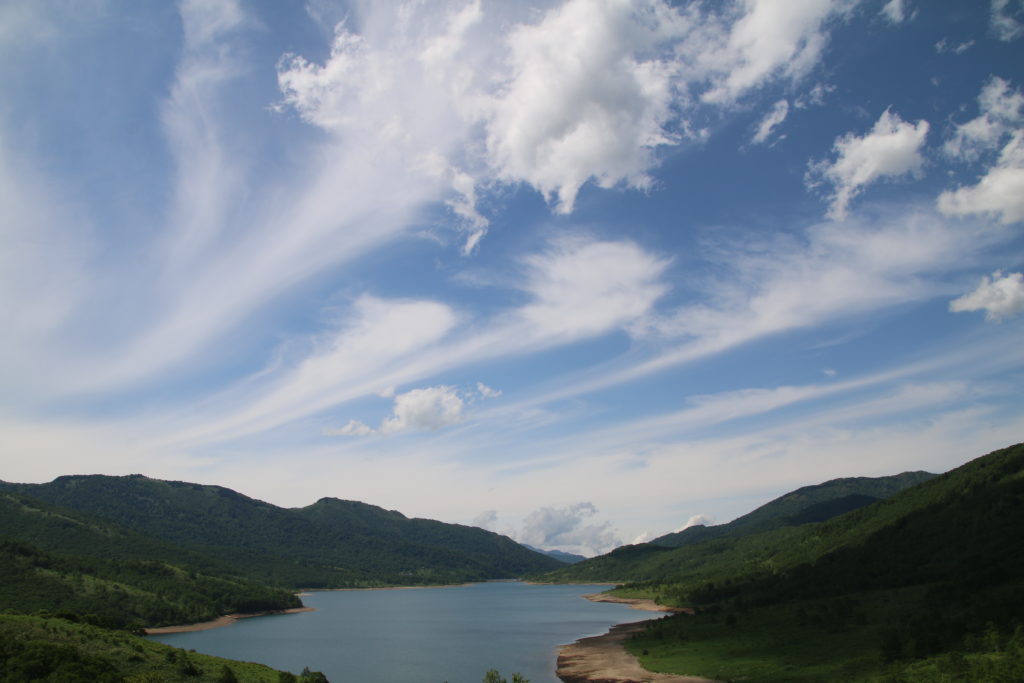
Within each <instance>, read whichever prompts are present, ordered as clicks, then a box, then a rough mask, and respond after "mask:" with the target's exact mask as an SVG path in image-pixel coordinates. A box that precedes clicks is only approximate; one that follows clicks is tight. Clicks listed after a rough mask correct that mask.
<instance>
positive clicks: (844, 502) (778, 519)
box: [651, 472, 936, 548]
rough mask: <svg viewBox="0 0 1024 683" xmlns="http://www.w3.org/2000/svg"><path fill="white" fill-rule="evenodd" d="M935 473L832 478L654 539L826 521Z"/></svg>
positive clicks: (690, 539) (701, 537)
mask: <svg viewBox="0 0 1024 683" xmlns="http://www.w3.org/2000/svg"><path fill="white" fill-rule="evenodd" d="M935 476H936V475H935V474H932V473H931V472H904V473H903V474H897V475H893V476H888V477H848V478H844V479H832V480H830V481H826V482H825V483H823V484H816V485H813V486H804V487H802V488H799V489H797V490H795V491H791V492H789V493H787V494H785V495H783V496H779V497H778V498H776V499H775V500H772V501H770V502H768V503H765V504H764V505H762V506H761V507H759V508H757V509H756V510H754V511H753V512H749V513H747V514H745V515H743V516H742V517H737V518H736V519H734V520H733V521H731V522H729V523H728V524H719V525H716V526H705V525H703V524H698V525H695V526H691V527H687V528H686V529H683V530H682V531H677V532H675V533H671V534H665V535H664V536H659V537H658V538H655V539H654V540H653V541H651V543H652V544H654V545H659V546H664V547H666V548H678V547H680V546H684V545H692V544H694V543H700V542H702V541H707V540H710V539H712V538H723V537H738V536H747V535H750V534H756V533H761V532H763V531H770V530H771V529H777V528H779V527H783V526H794V525H800V524H807V523H809V522H824V521H825V520H827V519H831V518H832V517H836V516H838V515H841V514H844V513H846V512H850V511H851V510H855V509H857V508H858V507H864V506H865V505H870V504H871V503H874V502H876V501H878V500H882V499H885V498H889V497H891V496H893V495H895V494H897V493H899V492H900V491H903V490H904V489H907V488H909V487H911V486H916V485H917V484H920V483H921V482H924V481H928V480H929V479H931V478H933V477H935Z"/></svg>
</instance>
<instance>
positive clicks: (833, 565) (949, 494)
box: [549, 444, 1024, 681]
mask: <svg viewBox="0 0 1024 683" xmlns="http://www.w3.org/2000/svg"><path fill="white" fill-rule="evenodd" d="M1022 532H1024V444H1021V445H1017V446H1013V447H1010V448H1006V449H1003V450H1000V451H996V452H994V453H991V454H989V455H987V456H984V457H982V458H978V459H976V460H974V461H971V462H970V463H967V464H966V465H964V466H962V467H959V468H957V469H955V470H953V471H951V472H949V473H947V474H945V475H942V476H939V477H935V478H932V479H929V480H928V481H925V482H923V483H921V484H919V485H917V486H913V487H911V488H909V489H906V490H904V491H902V492H900V493H898V494H896V495H894V496H892V497H891V498H889V499H887V500H882V501H879V502H876V503H873V504H871V505H868V506H866V507H862V508H859V509H856V510H854V511H852V512H849V513H846V514H843V515H840V516H838V517H835V518H833V519H830V520H828V521H826V522H822V523H809V524H804V525H801V526H789V527H782V528H778V529H774V530H771V531H767V532H764V533H760V534H752V535H749V536H742V537H738V538H737V537H733V538H718V539H712V540H709V541H705V542H703V543H698V544H694V545H690V546H684V547H679V548H674V549H669V548H661V547H657V546H649V545H648V546H636V547H631V548H622V549H619V550H617V551H615V552H613V553H610V554H609V555H606V556H604V557H600V558H594V559H592V560H589V561H588V562H585V563H581V564H579V565H575V566H573V567H568V568H565V569H562V570H560V571H559V572H557V573H555V574H554V576H557V577H560V578H563V579H567V578H571V579H573V580H576V579H579V578H581V576H583V575H586V576H587V577H588V578H593V577H594V576H597V575H599V576H600V577H601V578H602V580H619V581H623V580H624V581H632V583H631V584H630V585H628V586H625V587H623V588H622V589H620V590H619V591H617V592H618V593H620V594H622V595H628V596H646V597H653V598H656V599H658V600H659V601H660V602H663V603H666V604H674V605H685V606H691V607H695V608H697V610H698V613H697V614H696V615H695V616H689V615H680V616H674V617H671V618H668V619H664V620H661V621H658V622H655V623H654V624H653V625H652V626H651V627H650V628H649V629H648V632H647V634H645V635H644V636H642V637H640V638H638V639H637V640H635V641H633V642H632V643H631V644H630V648H631V649H633V650H634V651H635V652H636V653H637V654H638V655H639V656H640V658H641V661H642V662H643V663H644V665H645V666H647V667H648V668H652V669H653V670H657V671H671V672H677V673H689V674H702V675H707V676H710V677H714V678H725V679H736V680H759V681H761V680H764V681H798V680H807V681H813V680H936V681H938V680H950V681H952V680H992V681H997V680H1021V676H1022V675H1024V635H1021V633H1020V630H1019V627H1020V625H1021V624H1024V575H1022V574H1021V571H1020V568H1021V567H1022V566H1024V543H1021V541H1020V539H1021V537H1022ZM549 578H553V577H552V576H551V575H549ZM1015 629H1016V630H1015Z"/></svg>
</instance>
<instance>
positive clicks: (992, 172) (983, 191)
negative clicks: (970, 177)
mask: <svg viewBox="0 0 1024 683" xmlns="http://www.w3.org/2000/svg"><path fill="white" fill-rule="evenodd" d="M938 206H939V210H940V211H942V213H944V214H947V215H952V216H962V215H970V214H978V213H984V214H992V215H995V216H997V217H998V218H999V219H1000V220H1001V221H1002V222H1003V223H1006V224H1009V223H1016V222H1017V221H1020V220H1024V129H1021V130H1017V131H1016V132H1015V133H1014V134H1013V136H1012V137H1011V138H1010V141H1009V142H1007V143H1006V146H1005V147H1003V149H1002V151H1001V152H1000V154H999V158H998V159H997V160H996V163H995V164H994V165H993V166H992V167H991V168H990V169H989V171H988V172H987V173H986V174H985V175H984V176H983V177H982V178H981V180H979V181H978V183H977V184H976V185H971V186H968V187H961V188H958V189H956V190H949V191H946V192H943V193H942V194H940V195H939V198H938Z"/></svg>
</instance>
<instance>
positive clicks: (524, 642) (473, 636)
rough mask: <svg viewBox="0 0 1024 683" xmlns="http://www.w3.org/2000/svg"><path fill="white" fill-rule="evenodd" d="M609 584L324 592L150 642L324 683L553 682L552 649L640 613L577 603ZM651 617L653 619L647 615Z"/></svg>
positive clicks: (503, 584) (512, 584)
mask: <svg viewBox="0 0 1024 683" xmlns="http://www.w3.org/2000/svg"><path fill="white" fill-rule="evenodd" d="M608 587H609V586H608V585H585V586H584V585H571V586H564V585H553V586H552V585H531V584H527V583H520V582H512V581H510V582H490V583H477V584H471V585H468V586H452V587H445V588H409V589H399V590H366V591H322V592H315V593H312V594H310V595H308V596H303V598H302V601H303V602H304V603H305V604H306V605H307V606H309V607H315V608H316V610H317V611H315V612H303V613H299V614H283V615H275V616H268V617H258V618H253V619H243V620H240V621H238V622H237V623H235V624H233V625H231V626H227V627H224V628H217V629H212V630H209V631H196V632H193V633H173V634H166V635H160V636H151V637H152V638H153V639H154V640H158V641H160V642H162V643H167V644H168V645H173V646H175V647H180V648H185V649H194V650H196V651H198V652H204V653H207V654H211V655H217V656H219V657H228V658H230V659H239V660H243V661H250V662H260V663H262V664H267V665H269V666H272V667H274V668H277V669H284V670H286V671H292V672H294V673H298V672H300V671H302V668H303V667H306V666H308V667H309V668H310V669H312V670H313V671H323V672H324V673H325V674H326V675H327V677H328V678H329V679H330V680H331V683H373V682H376V681H380V682H381V683H441V682H442V681H446V680H447V681H449V682H450V683H479V681H480V680H481V679H482V678H483V675H484V673H485V672H486V671H487V670H488V669H498V670H499V671H501V673H502V675H503V676H505V677H506V678H508V679H510V680H511V677H512V673H513V672H519V673H521V674H522V675H523V676H524V677H526V678H527V679H529V680H530V681H531V683H557V681H558V678H557V677H556V676H555V661H556V658H557V653H556V648H557V647H558V646H559V645H564V644H566V643H571V642H573V641H575V640H576V639H578V638H582V637H585V636H592V635H598V634H601V633H604V632H605V631H607V630H608V629H609V628H610V627H611V626H614V625H615V624H619V623H622V622H626V621H638V620H640V619H643V618H644V616H645V615H644V614H642V613H638V612H637V611H635V610H631V609H629V608H628V607H627V606H625V605H618V604H613V603H597V602H591V601H589V600H586V599H584V598H582V597H580V596H582V595H585V594H587V593H596V592H600V591H602V590H605V589H607V588H608ZM647 616H655V615H647Z"/></svg>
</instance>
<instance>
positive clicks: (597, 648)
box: [555, 593, 714, 683]
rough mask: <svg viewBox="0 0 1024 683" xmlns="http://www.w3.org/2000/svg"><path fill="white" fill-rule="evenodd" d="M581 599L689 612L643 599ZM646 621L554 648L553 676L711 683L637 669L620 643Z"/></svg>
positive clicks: (573, 682)
mask: <svg viewBox="0 0 1024 683" xmlns="http://www.w3.org/2000/svg"><path fill="white" fill-rule="evenodd" d="M583 597H585V598H586V599H588V600H592V601H594V602H617V603H621V604H624V605H629V606H630V607H631V608H632V609H636V610H643V611H646V612H691V610H689V609H687V608H681V607H665V606H664V605H659V604H657V603H656V602H654V601H653V600H647V599H643V598H618V597H615V596H613V595H606V594H604V593H596V594H593V595H584V596H583ZM648 621H650V619H645V620H643V621H635V622H631V623H628V624H619V625H618V626H613V627H612V628H611V630H609V631H608V633H606V634H604V635H603V636H593V637H591V638H581V639H579V640H577V641H576V642H575V643H572V644H571V645H563V646H562V647H560V648H558V665H557V666H558V668H557V670H556V671H555V675H556V676H558V678H560V679H561V680H562V681H564V682H565V683H648V682H650V683H714V682H713V681H711V680H710V679H707V678H700V677H697V676H678V675H676V674H659V673H654V672H652V671H648V670H647V669H645V668H643V667H642V666H640V662H639V661H638V660H637V658H636V657H634V656H633V655H631V654H630V653H629V652H628V651H627V650H626V648H625V647H624V646H623V644H622V643H623V641H625V640H626V639H628V638H629V637H630V636H632V635H633V634H634V633H638V632H640V631H643V630H644V625H645V624H646V623H647V622H648Z"/></svg>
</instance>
